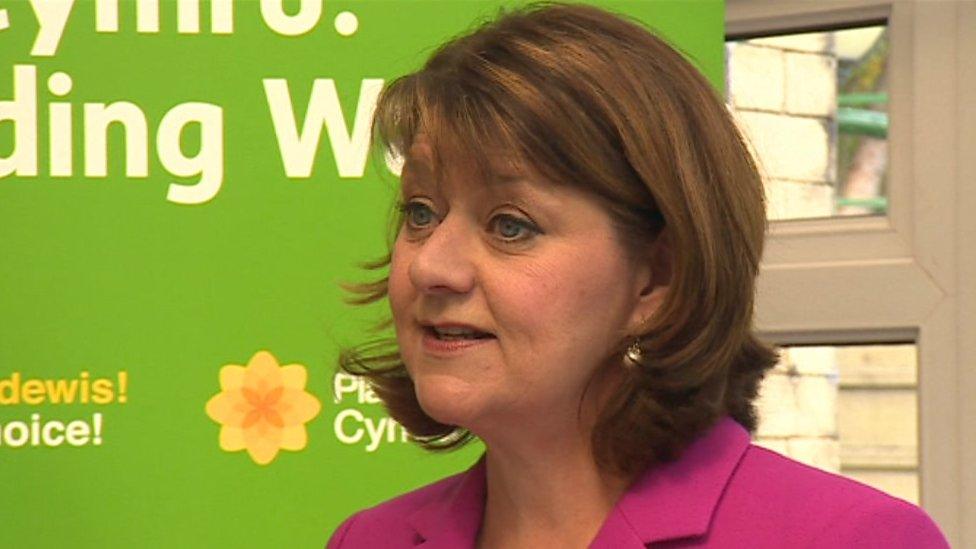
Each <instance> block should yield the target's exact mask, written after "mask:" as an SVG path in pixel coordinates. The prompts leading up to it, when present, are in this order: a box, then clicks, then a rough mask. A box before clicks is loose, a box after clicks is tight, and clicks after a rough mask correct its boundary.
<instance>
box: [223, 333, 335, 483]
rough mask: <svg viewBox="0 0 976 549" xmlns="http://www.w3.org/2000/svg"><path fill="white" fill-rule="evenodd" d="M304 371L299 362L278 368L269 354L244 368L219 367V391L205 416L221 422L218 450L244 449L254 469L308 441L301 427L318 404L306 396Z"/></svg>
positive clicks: (258, 356)
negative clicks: (279, 452)
mask: <svg viewBox="0 0 976 549" xmlns="http://www.w3.org/2000/svg"><path fill="white" fill-rule="evenodd" d="M307 379H308V373H307V372H306V371H305V366H303V365H301V364H289V365H287V366H280V365H279V364H278V360H277V359H276V358H275V357H274V355H272V354H271V353H269V352H268V351H258V352H257V353H255V354H254V356H252V357H251V360H250V361H249V362H248V363H247V366H239V365H237V364H228V365H226V366H224V367H223V368H221V369H220V392H219V393H217V394H216V395H214V396H213V398H211V399H210V400H209V401H208V402H207V407H206V410H207V415H208V416H210V419H212V420H214V421H216V422H217V423H219V424H220V448H221V449H222V450H225V451H227V452H237V451H240V450H247V453H248V455H250V456H251V459H253V460H254V462H255V463H257V464H259V465H267V464H269V463H271V462H272V461H273V460H274V458H275V457H276V456H277V455H278V451H279V450H293V451H294V450H301V449H303V448H305V444H306V442H307V440H308V437H307V434H306V432H305V423H307V422H308V421H310V420H311V419H312V418H314V417H315V416H316V415H318V413H319V410H321V409H322V405H321V404H320V403H319V401H318V399H316V398H315V397H314V396H312V395H310V394H309V393H307V392H305V382H306V380H307Z"/></svg>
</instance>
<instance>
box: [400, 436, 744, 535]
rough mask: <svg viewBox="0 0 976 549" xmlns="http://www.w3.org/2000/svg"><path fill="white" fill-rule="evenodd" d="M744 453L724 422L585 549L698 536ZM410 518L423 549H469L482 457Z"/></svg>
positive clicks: (636, 495)
mask: <svg viewBox="0 0 976 549" xmlns="http://www.w3.org/2000/svg"><path fill="white" fill-rule="evenodd" d="M748 447H749V433H748V432H747V431H746V430H745V429H744V428H742V427H741V426H740V425H739V424H738V423H736V422H735V421H734V420H733V419H731V418H729V417H724V418H722V419H721V420H719V421H718V422H717V423H716V424H715V425H714V426H712V427H711V428H710V429H709V430H708V431H706V432H705V434H703V435H702V436H701V437H699V438H698V439H696V440H695V441H694V442H692V443H691V444H690V445H689V446H688V447H687V448H686V449H685V451H684V452H683V453H682V454H681V457H680V458H679V459H678V460H676V461H673V462H669V463H664V464H660V465H657V466H655V467H652V468H650V469H648V470H647V471H646V472H645V473H644V474H643V475H641V476H640V477H638V479H637V480H636V481H635V482H634V484H633V485H631V487H630V488H629V489H628V490H627V492H625V493H624V495H623V496H622V497H621V498H620V500H619V501H618V502H617V504H616V506H614V508H613V510H612V511H611V512H610V515H609V516H608V517H607V519H606V521H605V522H604V524H603V526H602V527H601V529H600V531H599V533H597V536H596V538H595V539H594V540H593V543H592V544H591V547H594V548H604V547H605V548H610V547H613V548H627V547H634V548H638V547H640V548H643V547H644V546H645V545H646V544H648V543H652V542H657V541H664V540H669V539H677V538H684V537H693V536H700V535H703V534H705V533H707V532H708V527H709V524H710V522H711V519H712V515H713V514H714V512H715V508H716V506H717V505H718V501H719V499H720V497H721V496H722V493H723V491H724V490H725V487H726V485H727V484H728V482H729V480H730V479H731V478H732V474H733V473H734V472H735V468H736V466H737V465H738V464H739V461H740V460H741V459H742V456H743V455H744V454H745V451H746V449H747V448H748ZM457 479H458V481H457V482H456V483H453V484H452V486H451V487H450V488H449V489H448V493H447V494H445V497H441V498H437V499H435V500H434V501H432V502H431V503H429V504H428V505H426V506H424V507H422V508H420V509H419V510H418V511H417V512H415V513H414V514H413V515H411V516H410V517H409V518H408V521H409V523H410V524H411V525H412V526H413V527H414V529H415V530H416V531H417V534H418V537H417V543H424V547H430V548H436V547H473V546H474V543H475V541H476V538H477V535H478V529H479V528H480V527H481V519H482V516H483V515H484V508H485V494H486V488H485V484H486V483H485V458H484V456H482V457H481V459H479V460H478V462H477V463H475V464H474V466H472V467H471V468H470V469H469V470H468V471H467V472H465V473H462V474H461V475H459V476H458V477H457Z"/></svg>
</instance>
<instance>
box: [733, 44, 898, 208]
mask: <svg viewBox="0 0 976 549" xmlns="http://www.w3.org/2000/svg"><path fill="white" fill-rule="evenodd" d="M888 50H889V46H888V30H887V27H885V26H883V25H875V26H866V27H859V28H849V29H844V30H831V31H823V32H807V33H802V34H782V35H777V36H767V37H762V38H748V37H746V38H736V39H734V40H731V41H729V42H727V43H726V54H727V55H726V65H727V67H726V68H727V75H728V82H727V88H726V89H727V91H728V102H729V107H730V108H731V110H732V111H733V113H734V115H735V117H736V119H737V121H738V122H739V126H740V127H741V128H742V130H743V131H744V133H745V134H746V137H747V139H748V140H749V141H750V144H751V146H752V147H753V151H754V154H755V156H756V157H757V159H758V161H759V164H760V167H761V169H762V171H763V173H764V176H765V185H766V195H767V199H768V211H769V218H770V219H773V220H782V219H801V218H820V217H832V216H850V215H879V214H880V215H883V214H885V213H886V212H887V208H888V202H887V198H886V197H887V193H886V191H885V187H886V184H887V175H888V146H887V136H888V114H887V103H888Z"/></svg>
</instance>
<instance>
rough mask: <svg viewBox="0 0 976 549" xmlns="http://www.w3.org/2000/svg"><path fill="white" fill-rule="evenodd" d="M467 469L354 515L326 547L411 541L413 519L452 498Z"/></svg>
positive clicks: (370, 545)
mask: <svg viewBox="0 0 976 549" xmlns="http://www.w3.org/2000/svg"><path fill="white" fill-rule="evenodd" d="M466 475H467V472H462V473H458V474H456V475H452V476H449V477H446V478H443V479H441V480H438V481H436V482H433V483H431V484H428V485H426V486H422V487H420V488H417V489H416V490H413V491H410V492H407V493H405V494H401V495H399V496H397V497H394V498H392V499H389V500H387V501H384V502H382V503H380V504H378V505H375V506H373V507H370V508H367V509H363V510H361V511H358V512H356V513H354V514H353V515H351V516H350V517H349V518H347V519H346V520H345V521H343V522H342V524H340V525H339V527H338V528H337V529H336V531H335V532H334V533H333V534H332V537H331V539H329V542H328V545H327V548H328V549H333V548H337V547H344V548H357V547H381V546H390V543H391V541H392V540H397V539H401V538H402V539H403V540H404V541H407V540H412V538H413V537H414V536H415V535H416V533H415V529H414V528H412V527H411V524H410V518H411V517H412V516H414V515H415V514H416V513H417V512H418V511H420V510H422V509H424V508H426V507H428V506H429V505H432V504H438V503H440V502H444V501H445V500H447V499H449V498H450V497H451V495H452V494H454V493H455V492H456V491H457V490H458V488H459V487H460V485H461V483H462V482H463V480H464V478H465V477H466Z"/></svg>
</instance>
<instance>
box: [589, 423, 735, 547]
mask: <svg viewBox="0 0 976 549" xmlns="http://www.w3.org/2000/svg"><path fill="white" fill-rule="evenodd" d="M748 447H749V433H748V432H747V431H746V430H745V429H744V428H742V426H740V425H739V424H738V423H736V422H735V421H734V420H733V419H731V418H729V417H725V418H723V419H721V420H720V421H719V422H718V423H717V424H716V425H714V426H713V427H712V428H711V429H710V430H709V431H707V432H706V433H705V434H704V435H703V436H701V437H700V438H698V439H697V440H696V441H694V442H693V443H692V444H691V445H690V446H688V448H687V449H685V451H684V452H683V453H682V455H681V457H680V458H679V459H678V460H676V461H673V462H670V463H665V464H662V465H658V466H656V467H653V468H651V469H650V470H648V471H647V472H646V473H644V475H642V476H641V477H640V478H638V479H637V481H636V482H635V483H634V484H633V485H632V486H631V487H630V489H629V490H628V491H627V492H626V493H625V494H624V495H623V497H622V498H621V499H620V501H618V502H617V505H616V507H615V508H614V510H613V512H612V513H611V514H610V516H609V517H608V518H607V521H606V522H605V523H604V525H603V527H602V528H601V530H600V532H599V533H598V534H597V537H596V538H595V539H594V540H593V543H592V544H591V547H594V548H601V549H602V548H608V549H609V548H617V547H621V548H622V547H644V546H645V545H646V544H648V543H654V542H659V541H665V540H671V539H678V538H686V537H695V536H701V535H704V534H706V533H707V532H708V528H709V524H710V523H711V520H712V515H713V514H714V512H715V508H716V507H717V505H718V502H719V499H720V498H721V496H722V493H723V492H724V490H725V487H726V486H727V485H728V482H729V480H730V479H731V478H732V474H733V473H734V472H735V468H736V466H737V465H738V464H739V461H740V460H741V459H742V456H743V455H744V454H745V451H746V449H747V448H748Z"/></svg>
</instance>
